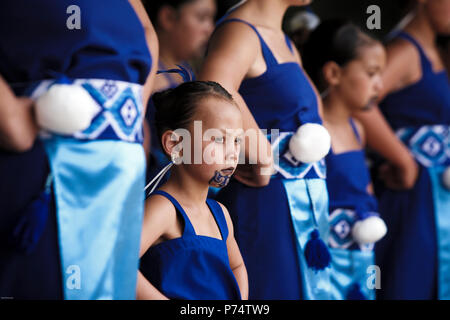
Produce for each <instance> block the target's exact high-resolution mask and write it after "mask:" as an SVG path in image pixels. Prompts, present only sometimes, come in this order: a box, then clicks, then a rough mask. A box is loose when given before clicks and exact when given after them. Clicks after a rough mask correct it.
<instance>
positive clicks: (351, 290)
mask: <svg viewBox="0 0 450 320" xmlns="http://www.w3.org/2000/svg"><path fill="white" fill-rule="evenodd" d="M385 60H386V53H385V50H384V47H383V45H382V44H381V43H380V42H378V41H376V40H374V39H372V38H370V37H369V36H368V35H366V34H364V33H363V32H362V31H361V30H360V29H359V28H357V27H356V26H355V25H353V24H352V23H350V22H346V21H345V20H326V21H323V22H322V23H321V24H320V25H319V27H318V28H317V29H315V30H314V31H313V32H312V34H311V35H310V37H309V39H308V41H307V43H306V44H305V47H304V51H303V61H304V63H305V68H306V70H307V71H308V73H309V74H310V75H311V78H312V79H313V81H314V83H315V84H316V85H317V87H318V89H319V90H320V91H321V92H322V98H323V104H324V116H323V119H324V126H325V127H326V128H327V129H328V131H329V132H330V135H331V150H330V153H329V154H328V155H327V156H326V157H325V163H326V166H327V188H328V192H329V199H330V200H329V202H330V237H329V246H330V247H331V249H330V251H331V255H332V262H331V264H332V266H333V268H332V271H331V279H332V288H333V289H332V292H333V296H334V297H335V298H336V299H374V298H375V290H374V288H375V286H376V283H371V282H370V281H368V280H370V278H369V276H370V273H369V274H368V273H367V269H368V268H369V267H370V266H372V265H374V264H375V257H374V253H373V248H374V242H375V241H377V240H379V239H380V238H381V237H382V236H384V234H385V232H386V226H385V224H384V222H383V221H382V220H380V219H379V215H378V213H377V211H378V205H377V201H376V199H375V197H374V195H373V188H372V184H371V181H370V175H369V171H368V168H367V166H366V161H365V153H364V143H365V141H364V129H363V127H362V126H361V124H360V123H359V122H358V121H357V120H355V119H353V118H352V113H353V112H354V111H360V110H367V109H370V108H371V107H372V106H374V104H375V103H376V98H377V96H378V95H379V94H380V92H381V89H382V81H381V72H382V71H383V68H384V65H385ZM367 283H369V285H367Z"/></svg>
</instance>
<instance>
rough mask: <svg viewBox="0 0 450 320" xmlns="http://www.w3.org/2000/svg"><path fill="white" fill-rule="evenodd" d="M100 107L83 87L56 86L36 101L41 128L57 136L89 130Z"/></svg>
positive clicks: (37, 116)
mask: <svg viewBox="0 0 450 320" xmlns="http://www.w3.org/2000/svg"><path fill="white" fill-rule="evenodd" d="M100 110H101V109H100V107H99V106H98V105H97V103H96V101H95V100H94V99H93V98H92V97H91V95H90V94H89V93H88V92H87V91H86V90H85V89H83V88H82V87H80V86H76V85H68V84H54V85H52V86H51V87H50V89H49V90H48V91H47V92H45V93H44V94H43V95H41V96H40V97H39V98H38V99H37V100H36V109H35V111H36V118H37V122H38V124H39V126H40V127H42V128H43V129H46V130H48V131H50V132H53V133H57V134H67V135H69V134H74V133H75V132H78V131H82V130H85V129H87V128H88V127H89V126H90V124H91V122H92V119H93V118H94V116H95V115H96V114H97V113H98V112H99V111H100Z"/></svg>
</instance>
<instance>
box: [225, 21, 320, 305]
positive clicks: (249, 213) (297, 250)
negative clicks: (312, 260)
mask: <svg viewBox="0 0 450 320" xmlns="http://www.w3.org/2000/svg"><path fill="white" fill-rule="evenodd" d="M230 22H238V23H245V24H246V25H248V26H249V27H250V28H252V30H254V31H255V33H256V34H257V36H258V38H259V40H260V44H261V50H262V53H263V57H264V60H265V62H266V66H267V70H266V72H265V73H264V74H262V75H261V76H259V77H256V78H250V79H245V80H243V81H242V83H241V86H240V88H239V93H240V94H241V95H242V97H243V99H244V100H245V102H246V104H247V105H248V107H249V109H250V111H251V113H252V115H253V116H254V118H255V120H256V122H257V124H258V126H259V127H260V128H261V129H267V130H270V129H278V130H279V131H280V136H282V138H284V139H281V140H277V141H278V142H277V143H282V142H283V141H284V142H286V141H287V140H285V139H287V138H288V137H287V136H289V135H292V134H293V132H295V131H296V130H297V128H298V127H299V126H300V125H302V124H304V123H308V122H314V123H321V119H320V117H319V115H318V109H317V97H316V95H315V93H314V90H313V88H312V86H311V84H310V82H309V81H308V79H307V77H306V75H305V73H304V71H303V70H302V68H301V67H300V66H299V65H298V64H297V63H295V62H289V63H282V64H278V62H277V61H276V59H275V57H274V56H273V54H272V52H271V50H270V48H269V47H268V46H267V44H266V42H265V41H264V39H263V38H262V37H261V35H260V34H259V32H258V30H257V29H256V28H255V27H254V26H253V25H251V24H249V23H248V22H246V21H243V20H240V19H225V20H222V22H221V23H220V24H219V26H218V27H220V25H223V24H224V23H230ZM269 133H270V132H269ZM286 135H287V136H286ZM278 147H279V150H282V149H283V150H284V149H285V146H284V147H283V145H278ZM281 158H282V157H281V154H280V159H281ZM285 164H286V166H284V167H285V168H287V167H290V168H289V170H288V171H289V172H290V173H289V174H290V175H291V178H290V180H289V181H285V180H287V179H285V178H284V176H283V174H277V175H276V176H274V177H272V179H271V181H270V183H269V185H268V186H266V187H263V188H251V187H247V186H245V185H243V184H241V183H239V182H237V181H231V182H230V184H229V185H228V186H227V187H225V188H223V190H221V191H220V192H219V194H218V196H217V199H218V200H219V201H220V202H222V203H223V204H225V205H226V206H227V208H228V209H229V211H230V215H231V218H232V219H233V223H234V226H235V234H236V239H237V241H238V244H239V247H240V249H241V252H242V255H243V257H244V261H245V265H246V267H247V271H248V276H249V285H250V291H249V298H250V299H288V300H292V299H302V298H304V299H315V298H317V299H321V298H324V297H325V296H326V288H325V287H326V284H325V282H326V281H325V282H323V279H324V278H326V275H324V276H322V275H320V276H318V275H317V274H315V273H314V272H313V271H312V270H308V268H307V267H305V266H304V265H302V264H303V262H302V261H303V259H304V254H303V253H302V252H301V251H302V250H303V248H304V244H303V243H298V241H300V239H304V238H305V237H306V236H308V235H309V232H307V231H310V230H311V229H312V228H313V227H317V225H316V224H315V223H317V221H315V219H312V216H313V215H314V214H317V216H320V219H317V218H316V219H317V220H320V221H324V220H323V219H325V221H326V220H327V216H328V210H327V209H328V208H327V207H328V204H327V202H326V200H325V198H326V188H325V184H324V183H323V180H321V179H311V183H312V184H315V183H317V186H315V187H314V190H316V191H317V192H318V194H316V193H313V194H312V195H311V194H308V193H301V192H297V193H295V192H294V194H293V193H292V191H293V190H292V189H291V188H290V187H289V186H290V185H297V184H299V185H302V189H301V190H303V191H304V192H305V191H306V186H307V185H309V183H310V182H309V179H301V178H299V175H300V176H302V175H303V173H305V174H306V173H311V174H315V176H314V177H315V178H317V177H318V175H317V173H319V174H322V171H323V170H324V168H323V167H322V166H321V165H320V164H317V165H316V166H315V167H314V168H313V167H312V166H309V165H308V166H304V165H303V164H301V163H300V164H299V163H297V164H293V163H290V162H289V161H287V162H285ZM305 177H306V178H308V177H307V176H306V175H303V178H305ZM315 180H317V181H318V182H314V181H315ZM286 185H289V186H288V187H286ZM294 188H295V186H294ZM287 189H289V190H287ZM297 196H298V197H297ZM313 205H314V206H316V208H313ZM292 206H296V209H294V210H295V211H296V213H297V214H299V215H303V216H305V217H307V218H305V219H306V220H307V221H306V222H305V221H303V225H304V226H305V225H308V228H307V230H302V229H301V228H299V226H298V225H297V226H295V225H294V224H296V223H297V222H298V220H297V219H296V218H294V212H293V211H292V210H293V207H292ZM297 210H298V212H297ZM291 215H292V216H291ZM300 221H301V219H300ZM296 231H297V232H299V233H296ZM321 235H322V234H321ZM326 270H327V269H326ZM323 272H324V273H326V272H328V271H323ZM305 279H307V280H306V281H305ZM318 283H320V286H321V287H319V288H318V289H317V291H315V289H314V288H312V287H311V285H312V284H318Z"/></svg>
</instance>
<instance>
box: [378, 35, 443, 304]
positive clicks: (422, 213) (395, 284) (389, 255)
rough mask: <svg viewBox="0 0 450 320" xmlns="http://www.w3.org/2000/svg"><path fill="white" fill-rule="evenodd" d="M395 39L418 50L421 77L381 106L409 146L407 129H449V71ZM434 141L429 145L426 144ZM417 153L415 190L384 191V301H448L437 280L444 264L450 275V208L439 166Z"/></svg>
mask: <svg viewBox="0 0 450 320" xmlns="http://www.w3.org/2000/svg"><path fill="white" fill-rule="evenodd" d="M397 36H398V37H400V38H402V39H405V40H406V41H409V42H410V43H411V44H413V45H414V46H415V48H416V49H417V50H418V52H419V55H420V61H421V68H422V78H421V79H420V80H419V81H418V82H416V83H414V84H412V85H410V86H407V87H405V88H403V89H401V90H399V91H396V92H393V93H391V94H390V95H388V96H387V97H386V98H385V99H384V100H383V102H382V103H381V105H380V107H381V110H382V111H383V113H384V114H385V116H386V118H387V120H388V121H389V123H390V124H391V125H392V127H393V128H394V129H395V130H398V134H399V136H401V138H402V139H403V140H404V141H405V142H408V140H409V139H407V138H406V137H404V136H403V135H402V133H404V129H405V128H413V129H414V130H413V133H415V132H418V131H419V130H420V129H421V128H422V127H425V126H428V125H438V124H440V125H444V126H448V124H449V123H450V87H449V80H448V78H447V75H446V72H445V70H443V71H441V72H438V73H435V72H434V71H433V70H432V65H431V62H430V61H429V60H428V58H427V57H426V55H425V53H424V51H423V49H422V47H421V46H420V44H419V43H418V42H417V41H416V40H415V39H414V38H413V37H411V36H410V35H409V34H407V33H404V32H401V33H400V34H398V35H397ZM429 133H430V134H431V132H429ZM431 142H432V141H431V140H428V143H427V141H426V140H425V141H424V144H429V143H431ZM410 146H411V145H410ZM447 148H448V147H447ZM425 149H428V148H425ZM425 149H424V150H425ZM431 149H434V147H433V148H431ZM431 149H429V150H431ZM415 150H416V151H417V149H416V148H413V149H412V151H413V154H414V155H415V156H416V159H417V160H418V163H419V166H420V173H419V178H418V179H417V182H416V184H415V186H414V188H413V189H412V190H410V191H402V192H395V191H392V190H388V189H386V190H381V191H380V195H381V196H380V213H381V215H382V217H383V218H384V219H385V221H386V224H387V227H388V230H389V233H388V235H387V236H386V237H385V239H382V240H381V241H380V242H379V243H378V244H377V247H376V258H377V264H378V265H380V268H381V270H383V276H382V289H381V290H380V293H379V297H380V298H381V299H434V298H443V299H445V298H447V296H446V295H447V293H446V292H447V291H448V289H447V287H448V286H449V283H448V281H445V282H442V281H440V280H444V279H446V276H445V275H439V272H438V270H439V271H443V266H444V265H445V267H444V269H445V272H448V271H447V267H446V266H447V265H448V260H447V256H448V255H449V253H448V246H447V244H446V243H447V242H448V241H449V239H448V238H446V239H442V238H441V235H444V237H445V235H446V232H444V233H443V232H440V230H442V231H445V228H447V222H444V223H443V220H442V219H440V217H443V216H445V215H446V214H447V213H448V211H447V210H448V209H446V208H445V206H442V205H439V204H438V202H439V201H438V200H439V199H442V194H441V193H442V192H444V191H443V190H441V188H442V187H440V188H437V183H435V182H433V181H434V180H435V178H433V177H432V175H431V176H430V173H431V172H434V171H435V170H438V168H439V167H440V166H437V167H436V165H435V164H434V163H433V162H432V163H429V165H431V166H430V167H429V168H425V167H424V162H423V161H422V160H423V159H421V157H418V156H417V153H416V152H414V151H415ZM447 150H448V149H447ZM425 165H426V164H425ZM432 180H433V181H432ZM445 192H448V191H445ZM445 221H446V220H445ZM441 223H443V224H442V225H441ZM447 232H448V231H447ZM438 266H439V269H438ZM411 279H414V281H411Z"/></svg>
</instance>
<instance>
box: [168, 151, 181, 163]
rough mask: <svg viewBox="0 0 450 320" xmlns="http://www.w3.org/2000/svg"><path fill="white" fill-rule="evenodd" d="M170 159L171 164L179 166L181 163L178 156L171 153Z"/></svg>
mask: <svg viewBox="0 0 450 320" xmlns="http://www.w3.org/2000/svg"><path fill="white" fill-rule="evenodd" d="M170 157H171V159H172V163H173V164H180V163H181V157H180V156H179V154H176V153H172V154H171V156H170Z"/></svg>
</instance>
